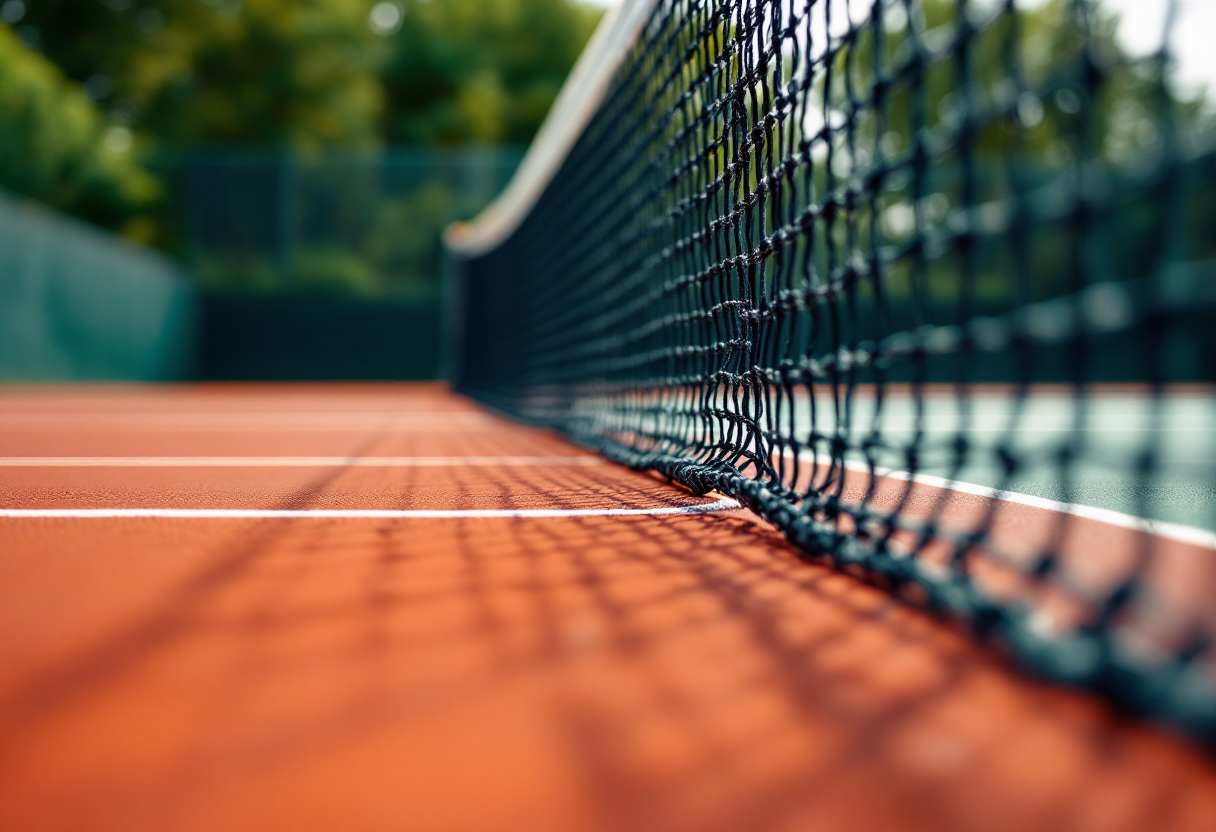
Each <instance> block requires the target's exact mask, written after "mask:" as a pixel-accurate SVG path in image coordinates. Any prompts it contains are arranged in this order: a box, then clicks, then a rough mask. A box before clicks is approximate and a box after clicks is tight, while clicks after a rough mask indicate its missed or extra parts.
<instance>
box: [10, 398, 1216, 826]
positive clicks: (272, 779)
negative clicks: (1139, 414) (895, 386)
mask: <svg viewBox="0 0 1216 832" xmlns="http://www.w3.org/2000/svg"><path fill="white" fill-rule="evenodd" d="M0 456H2V457H3V458H2V460H0V505H3V507H4V512H5V514H4V517H3V519H2V520H0V553H2V554H0V570H2V571H3V577H2V579H0V587H2V590H0V592H2V594H3V603H2V604H0V632H2V633H3V642H4V645H5V649H4V650H3V652H2V653H0V656H2V658H0V663H2V666H3V667H2V671H0V680H2V681H0V684H2V688H0V691H2V692H0V735H2V736H3V737H4V738H5V740H4V743H3V745H2V747H0V821H2V822H3V825H4V826H5V827H6V828H12V829H74V828H79V829H124V828H126V829H129V828H146V829H152V828H174V829H216V828H244V829H270V828H294V829H307V828H335V827H341V828H413V829H426V828H465V829H734V828H772V829H783V828H788V829H808V828H832V829H846V828H847V829H863V828H872V829H884V828H916V829H976V828H984V829H1028V828H1035V829H1042V828H1060V829H1138V828H1145V829H1147V828H1156V829H1160V828H1176V829H1205V828H1210V827H1211V825H1212V824H1213V823H1214V822H1216V773H1214V772H1213V771H1212V768H1211V765H1210V760H1209V759H1208V758H1207V757H1206V755H1205V754H1204V753H1203V752H1202V751H1201V750H1199V749H1197V748H1195V747H1194V746H1192V745H1190V744H1189V743H1187V742H1185V741H1182V740H1180V739H1178V738H1175V737H1171V736H1169V735H1168V734H1167V733H1163V732H1161V731H1159V730H1157V729H1155V728H1151V727H1146V726H1144V725H1138V724H1136V723H1135V722H1134V721H1129V720H1127V719H1126V718H1125V717H1121V716H1119V715H1118V714H1117V713H1116V712H1115V711H1114V710H1113V709H1111V708H1109V707H1107V706H1105V705H1103V704H1102V703H1100V702H1099V701H1097V700H1095V699H1094V698H1092V697H1089V696H1086V695H1082V694H1078V693H1075V692H1071V691H1066V690H1062V689H1059V688H1055V687H1051V686H1047V685H1043V684H1041V683H1037V682H1035V681H1032V680H1030V679H1028V678H1026V677H1025V676H1024V675H1022V674H1019V673H1018V672H1016V671H1015V670H1014V669H1013V668H1011V667H1010V666H1009V664H1008V663H1007V662H1005V661H1003V660H1002V659H1001V657H1000V656H999V655H996V654H994V653H993V652H992V651H991V650H988V649H986V648H985V647H983V646H982V645H979V644H976V643H975V642H974V641H973V640H971V639H970V638H968V637H967V636H966V635H965V634H964V633H962V632H961V631H959V630H958V629H956V628H953V627H951V626H949V625H948V624H946V623H944V622H942V621H940V620H935V619H934V618H933V617H930V616H927V615H926V614H924V613H923V612H922V611H920V610H917V609H916V608H914V607H912V606H909V605H907V604H905V603H901V602H900V601H897V600H893V599H892V598H891V597H890V596H889V595H888V594H887V593H884V592H882V591H880V590H879V589H876V588H873V587H871V586H868V585H866V584H865V583H863V582H861V581H858V580H856V579H855V578H853V577H851V576H849V575H845V574H841V573H840V572H838V571H835V570H833V569H831V568H829V567H827V566H825V565H821V564H814V563H807V562H804V561H803V560H800V559H799V558H798V556H797V552H796V550H794V549H793V548H792V547H791V546H790V545H788V544H787V543H785V542H784V541H783V540H782V538H781V537H780V535H778V534H776V533H774V532H773V531H772V530H770V529H769V528H767V527H766V526H765V525H763V524H761V523H759V522H758V521H757V520H756V519H755V518H754V517H752V516H751V515H750V514H749V513H748V512H747V511H744V510H741V509H738V508H735V507H733V506H735V505H736V504H735V503H734V502H733V501H729V500H723V499H722V498H720V497H719V496H717V495H712V494H711V495H706V496H704V497H697V496H694V495H692V494H690V493H689V492H688V491H687V490H685V489H681V488H678V487H674V486H672V485H670V484H669V483H666V482H664V481H663V480H661V479H659V478H656V477H653V476H650V475H646V474H640V473H635V472H630V471H628V470H626V469H624V468H621V467H619V466H616V465H614V464H612V463H609V462H606V461H601V460H600V459H599V458H598V457H593V456H591V455H589V454H587V453H586V452H584V451H581V450H579V449H578V448H576V447H574V446H572V445H570V444H568V443H566V442H564V441H562V440H560V439H558V438H556V437H555V436H554V435H553V434H552V433H550V432H548V431H545V430H539V429H535V428H528V427H522V426H519V425H517V424H513V423H511V422H509V421H507V420H505V419H502V418H501V417H499V416H497V415H494V414H493V413H492V412H489V411H487V410H485V409H484V408H481V407H479V406H477V405H475V404H473V403H471V402H469V401H468V400H467V399H464V398H462V397H459V396H456V395H453V394H451V393H449V392H447V390H446V389H445V388H444V387H441V386H438V385H416V386H406V385H384V386H346V387H334V386H277V387H276V386H262V387H249V386H243V387H242V386H228V387H209V388H163V389H156V390H138V389H130V388H84V389H54V388H50V389H15V390H14V389H10V390H8V391H6V392H5V393H4V395H3V397H2V398H0ZM132 510H134V511H132ZM141 511H142V512H143V514H144V515H148V516H139V515H140V512H141ZM157 511H161V512H164V515H165V516H158V515H157V514H156V512H157ZM1035 511H1036V514H1035V516H1033V517H1031V518H1023V519H1022V520H1021V521H1020V522H1022V523H1023V524H1024V526H1025V527H1027V528H1028V529H1029V531H1030V532H1031V533H1033V532H1034V531H1035V530H1036V529H1038V528H1040V527H1041V528H1043V529H1046V528H1048V527H1049V526H1050V525H1051V523H1052V519H1051V517H1050V516H1049V512H1048V511H1047V510H1045V509H1035ZM206 512H212V513H210V514H208V513H206ZM365 512H381V513H382V514H380V515H375V516H361V515H362V513H365ZM470 513H472V514H473V516H469V515H470ZM132 514H133V515H136V516H130V515H132ZM1095 522H1096V523H1097V525H1096V526H1095V527H1094V528H1093V533H1094V535H1095V537H1096V538H1100V539H1104V540H1106V541H1107V543H1106V547H1107V548H1108V547H1109V546H1110V545H1111V541H1114V545H1118V544H1119V543H1120V541H1123V540H1124V538H1125V536H1127V535H1130V534H1133V533H1132V532H1129V531H1128V530H1127V529H1126V528H1124V527H1120V526H1118V525H1111V524H1104V523H1103V522H1102V521H1095ZM1079 545H1080V546H1082V547H1083V546H1084V545H1085V544H1084V541H1081V542H1080V543H1079ZM1179 545H1183V544H1179ZM1187 545H1189V546H1190V547H1191V549H1192V551H1188V552H1187V555H1188V556H1190V557H1194V558H1201V559H1203V560H1204V563H1205V564H1206V565H1207V566H1208V567H1210V566H1211V562H1210V557H1211V548H1210V546H1211V544H1210V541H1209V542H1208V543H1207V544H1206V548H1205V547H1204V546H1203V545H1201V544H1199V543H1192V544H1187ZM1080 553H1081V554H1086V552H1085V551H1084V550H1083V549H1082V550H1081V552H1080ZM1089 554H1093V555H1095V556H1101V555H1104V554H1107V552H1106V551H1097V550H1096V547H1091V551H1090V552H1089ZM1207 609H1209V610H1210V607H1209V608H1207ZM1014 794H1016V799H1012V798H1013V795H1014ZM997 806H999V807H1000V811H999V812H998V811H995V808H994V807H997Z"/></svg>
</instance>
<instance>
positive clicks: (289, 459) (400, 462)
mask: <svg viewBox="0 0 1216 832" xmlns="http://www.w3.org/2000/svg"><path fill="white" fill-rule="evenodd" d="M604 463H605V460H604V459H603V458H601V457H597V456H357V457H350V456H5V457H0V468H459V467H469V466H477V467H521V466H538V467H539V466H542V465H548V466H562V465H603V464H604Z"/></svg>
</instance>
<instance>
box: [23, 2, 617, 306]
mask: <svg viewBox="0 0 1216 832" xmlns="http://www.w3.org/2000/svg"><path fill="white" fill-rule="evenodd" d="M602 13H603V10H602V8H600V7H597V6H593V5H586V4H584V3H583V2H580V0H0V113H3V117H4V120H5V122H6V129H5V130H4V131H3V132H2V133H0V187H3V188H6V189H8V190H10V191H15V192H17V193H20V194H24V195H26V196H30V197H33V198H35V199H38V200H40V201H43V202H46V203H48V204H50V205H53V206H55V207H57V208H61V209H63V210H66V211H69V212H71V213H74V214H77V215H79V216H82V217H84V218H86V219H89V220H91V221H93V222H95V223H98V224H101V225H103V226H106V227H108V228H111V229H115V230H118V231H120V232H121V233H123V234H124V235H125V236H127V237H129V238H132V239H134V240H137V241H139V242H146V243H152V244H154V245H156V246H158V247H160V248H162V249H166V250H168V251H170V252H171V253H173V254H176V255H178V256H179V257H182V258H184V259H186V260H187V261H188V262H189V263H190V264H191V265H192V266H193V270H194V272H195V273H196V275H197V276H198V279H199V280H200V282H201V284H202V285H204V286H205V287H207V288H209V289H211V290H216V291H229V290H242V291H258V292H266V291H283V290H294V289H307V290H316V289H325V290H327V291H345V292H353V293H360V294H368V293H372V294H375V293H383V292H390V293H397V294H401V293H405V294H407V295H411V296H422V295H431V296H433V295H435V294H436V293H437V287H438V281H439V272H440V269H439V231H440V229H442V227H443V226H444V225H445V224H446V223H448V222H450V221H451V220H453V219H457V218H460V217H467V216H470V215H471V214H473V213H475V212H476V211H477V210H479V209H480V208H481V207H482V206H483V205H484V204H485V202H486V201H488V200H489V199H490V198H491V197H492V196H493V194H494V192H495V191H496V190H497V189H499V188H501V187H502V185H503V184H504V183H505V181H506V179H507V177H508V176H509V174H510V172H511V171H512V170H513V168H514V166H515V164H516V163H517V161H518V159H519V157H520V155H521V153H522V148H523V147H524V146H526V145H527V143H528V142H529V141H530V140H531V137H532V135H533V134H534V133H535V132H536V130H537V128H538V127H539V126H540V123H541V122H542V121H543V119H544V116H545V114H546V112H547V111H548V109H549V106H550V104H551V103H552V101H553V98H554V97H555V96H556V94H557V91H558V90H559V89H560V87H561V84H562V82H563V81H564V79H565V76H566V74H567V73H568V72H569V70H570V67H571V66H572V65H573V63H574V61H575V59H576V58H577V57H578V54H579V52H580V51H581V50H582V47H583V44H584V43H585V41H586V39H587V38H588V37H589V36H590V34H591V31H592V30H593V29H594V27H595V24H596V23H597V21H598V20H599V17H600V16H601V14H602ZM400 145H409V146H410V148H409V150H408V151H402V150H399V149H397V148H398V146H400ZM491 146H493V147H494V148H498V149H491ZM428 154H430V155H428Z"/></svg>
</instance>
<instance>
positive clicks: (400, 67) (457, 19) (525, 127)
mask: <svg viewBox="0 0 1216 832" xmlns="http://www.w3.org/2000/svg"><path fill="white" fill-rule="evenodd" d="M402 9H403V15H404V16H403V21H402V25H401V28H400V29H399V30H398V31H397V33H396V34H395V35H393V36H392V37H391V39H390V41H389V44H388V46H389V53H390V57H389V59H388V61H387V63H386V64H385V66H384V69H383V73H382V74H383V79H384V88H385V93H386V95H387V98H388V107H387V109H386V112H385V117H384V128H383V129H384V136H385V138H386V139H388V140H389V141H391V142H400V143H426V144H445V145H452V144H465V143H470V142H472V143H486V144H488V143H496V142H497V143H508V144H526V143H527V142H528V141H530V140H531V138H532V135H533V134H534V133H535V132H536V130H537V128H538V127H539V126H540V123H541V121H543V119H544V117H545V114H546V113H547V112H548V110H549V106H550V104H551V103H552V102H553V99H554V97H555V96H556V95H557V91H558V90H559V89H560V88H561V85H562V82H563V81H564V80H565V78H566V75H567V74H568V73H569V71H570V67H571V66H573V65H574V61H575V60H576V59H577V57H578V54H579V52H581V51H582V48H583V45H584V43H585V42H586V40H587V38H588V37H589V36H590V34H591V31H592V30H593V29H594V28H595V24H596V23H597V21H598V20H599V17H600V13H601V12H600V10H598V9H594V8H592V7H589V6H585V5H583V4H581V3H579V2H577V1H576V0H442V2H439V0H403V5H402Z"/></svg>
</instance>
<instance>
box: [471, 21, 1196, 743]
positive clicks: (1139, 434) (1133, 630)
mask: <svg viewBox="0 0 1216 832" xmlns="http://www.w3.org/2000/svg"><path fill="white" fill-rule="evenodd" d="M1119 7H1121V8H1123V9H1124V10H1126V9H1129V8H1131V7H1130V6H1129V5H1128V4H1126V3H1124V4H1120V6H1119ZM1144 7H1154V8H1155V9H1156V11H1153V13H1151V14H1148V18H1151V19H1148V20H1147V21H1146V20H1137V21H1135V23H1136V27H1135V31H1136V32H1137V33H1138V38H1137V39H1129V37H1128V31H1129V30H1128V27H1127V26H1126V25H1122V24H1120V22H1119V20H1118V17H1117V15H1116V14H1115V12H1116V11H1117V10H1118V9H1117V8H1116V7H1114V6H1111V4H1109V3H1102V2H1091V0H1050V1H1048V0H1035V2H1014V1H1013V0H1002V1H1001V2H997V1H996V0H986V1H981V0H972V2H967V0H949V1H948V2H947V0H865V2H855V1H853V2H849V1H848V0H831V1H830V2H829V0H625V2H624V3H623V4H622V5H621V6H620V7H618V8H617V9H616V10H614V11H613V12H612V13H610V16H609V18H608V19H606V21H605V22H604V24H603V25H602V26H601V27H600V30H599V31H598V32H597V34H596V36H595V38H593V41H592V43H591V44H590V45H589V46H588V49H587V52H586V53H585V54H584V56H583V58H582V59H581V60H580V62H579V65H578V66H577V67H576V68H575V71H574V73H573V74H572V76H571V79H570V81H569V82H568V83H567V85H566V88H565V89H564V90H563V92H562V94H561V96H560V97H559V99H558V102H557V104H556V105H555V107H554V110H553V112H552V113H551V115H550V118H549V121H548V122H547V123H546V125H545V127H544V128H543V129H542V131H541V134H540V135H539V136H538V138H537V140H536V142H535V143H534V145H533V147H532V149H531V150H530V151H529V154H528V157H527V158H526V159H525V161H524V163H523V165H522V166H521V169H520V172H519V173H518V174H517V176H516V179H515V180H514V181H513V182H512V184H511V186H510V187H509V188H508V190H507V191H506V192H505V193H504V195H503V196H502V197H501V198H500V200H499V201H498V202H497V203H496V204H495V205H494V206H492V207H491V208H490V209H489V210H488V211H487V212H486V213H485V214H483V215H482V216H480V217H478V218H477V219H476V220H475V221H474V222H473V223H472V224H471V225H468V226H463V227H458V228H453V229H450V230H449V234H448V247H449V252H450V259H451V266H452V271H453V280H452V281H451V285H452V287H453V288H452V304H451V307H452V313H453V314H452V319H451V322H450V324H451V337H452V349H451V355H450V361H451V374H452V377H453V381H454V383H455V385H456V387H457V388H458V389H459V390H461V391H463V392H466V393H468V394H470V395H472V396H474V397H476V398H478V399H480V400H482V401H484V402H486V403H487V404H489V405H491V406H493V407H495V408H498V409H500V410H502V411H504V412H506V413H508V414H510V415H512V416H515V417H517V418H520V419H524V420H528V421H530V422H533V423H536V424H541V425H547V426H551V427H554V428H556V429H558V430H560V431H562V432H563V433H564V434H566V435H567V436H569V437H570V438H572V439H573V440H574V441H576V442H578V443H581V444H582V445H585V446H587V447H591V448H595V449H597V450H599V451H601V452H603V453H604V454H606V455H607V456H609V457H611V458H612V459H615V460H618V461H620V462H622V463H625V464H627V465H630V466H632V467H635V468H638V469H641V470H650V471H655V472H658V473H660V474H662V475H664V476H666V477H668V478H670V479H671V480H673V481H675V482H677V483H680V484H682V485H684V486H686V487H688V488H690V489H692V490H693V491H696V492H699V493H706V492H710V491H717V492H721V493H723V494H728V495H731V496H734V497H736V498H738V499H740V500H741V501H743V502H744V503H745V504H746V505H747V506H748V507H749V508H751V509H752V510H753V511H755V512H756V513H758V514H759V515H761V516H762V517H764V518H766V519H767V520H768V521H770V522H772V523H773V524H775V525H776V526H777V527H779V528H780V529H781V530H782V531H783V532H784V533H785V534H786V535H787V536H788V538H789V539H790V540H791V541H793V542H794V543H795V544H796V545H797V546H798V547H799V550H800V551H801V552H803V553H804V555H805V557H806V558H808V559H813V560H821V561H827V562H830V563H832V564H834V565H836V566H838V567H839V568H842V569H845V570H847V571H850V572H853V573H855V574H857V575H858V576H860V577H862V578H864V579H866V580H870V581H873V582H876V583H879V584H881V585H883V586H886V587H888V588H890V590H891V591H892V592H894V593H896V594H898V595H900V596H902V597H904V598H907V599H909V600H911V601H914V602H917V603H922V604H924V605H926V606H928V607H930V608H933V609H935V610H939V611H942V612H944V613H946V614H948V615H950V616H953V617H954V618H956V619H957V620H960V621H962V622H965V623H966V624H968V625H969V626H970V627H971V628H972V629H973V630H974V632H975V634H976V635H977V636H978V637H980V638H984V639H988V640H992V641H995V642H997V643H999V644H1000V645H1001V646H1002V647H1003V648H1004V649H1005V650H1007V651H1008V652H1010V653H1011V654H1013V655H1014V656H1016V657H1017V658H1018V659H1019V660H1020V661H1021V662H1022V663H1023V664H1024V665H1025V666H1026V667H1028V668H1029V669H1030V670H1032V671H1034V672H1036V673H1039V674H1042V675H1043V676H1046V677H1048V678H1051V679H1055V680H1059V681H1063V682H1067V683H1071V684H1076V685H1080V686H1084V687H1088V688H1091V689H1094V690H1097V691H1100V692H1102V693H1104V694H1105V695H1107V696H1109V697H1111V698H1112V699H1114V700H1116V701H1117V702H1118V703H1120V704H1121V705H1123V706H1125V707H1128V708H1130V709H1132V710H1135V711H1137V712H1140V713H1143V714H1147V715H1150V716H1153V717H1156V718H1160V719H1164V720H1167V721H1170V722H1173V723H1175V724H1176V725H1179V726H1182V727H1183V728H1184V729H1185V730H1188V731H1190V732H1192V733H1193V734H1195V735H1198V736H1202V737H1206V738H1207V739H1209V740H1210V739H1212V738H1214V737H1216V648H1214V647H1213V642H1214V640H1216V613H1214V612H1213V609H1212V604H1211V598H1212V597H1213V591H1214V590H1216V567H1214V565H1213V561H1214V560H1216V558H1213V557H1212V555H1213V552H1212V551H1211V550H1212V548H1214V547H1216V534H1213V532H1212V529H1213V528H1216V524H1214V523H1213V522H1212V516H1211V511H1212V509H1211V506H1212V505H1214V504H1216V447H1213V439H1212V436H1211V434H1212V431H1211V426H1212V425H1213V424H1216V419H1214V418H1213V415H1214V413H1216V411H1214V409H1213V408H1214V405H1213V397H1212V392H1211V390H1212V388H1211V383H1212V381H1213V380H1214V379H1216V333H1214V328H1213V327H1212V325H1211V322H1212V321H1213V320H1214V318H1213V312H1214V311H1216V233H1214V232H1216V152H1214V150H1216V140H1214V138H1213V136H1214V134H1213V129H1212V128H1213V119H1212V105H1211V100H1210V98H1209V97H1208V96H1207V95H1206V94H1205V93H1204V92H1203V91H1202V90H1201V89H1199V88H1198V86H1197V85H1196V84H1195V83H1194V82H1193V79H1189V78H1188V76H1187V75H1186V73H1185V71H1184V69H1185V67H1184V65H1183V64H1184V61H1183V60H1182V58H1183V57H1185V56H1180V54H1179V52H1178V49H1177V48H1176V43H1177V42H1178V41H1179V37H1180V34H1179V33H1180V32H1183V31H1184V27H1185V26H1186V20H1185V17H1186V13H1187V9H1188V3H1186V2H1183V0H1175V2H1162V3H1159V4H1151V3H1150V4H1143V5H1142V7H1141V8H1140V12H1139V13H1140V14H1141V16H1142V17H1143V16H1144V14H1145V11H1144ZM1157 12H1159V14H1158V13H1157ZM1146 27H1148V28H1146ZM1145 31H1152V32H1155V33H1156V34H1155V36H1154V37H1153V42H1152V43H1151V44H1149V45H1147V46H1146V45H1145V44H1144V40H1145V38H1144V36H1143V35H1144V32H1145ZM1133 40H1134V42H1133ZM1187 503H1189V504H1191V506H1192V507H1191V509H1187V508H1186V507H1185V506H1184V505H1183V504H1187ZM1180 506H1181V507H1180Z"/></svg>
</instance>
